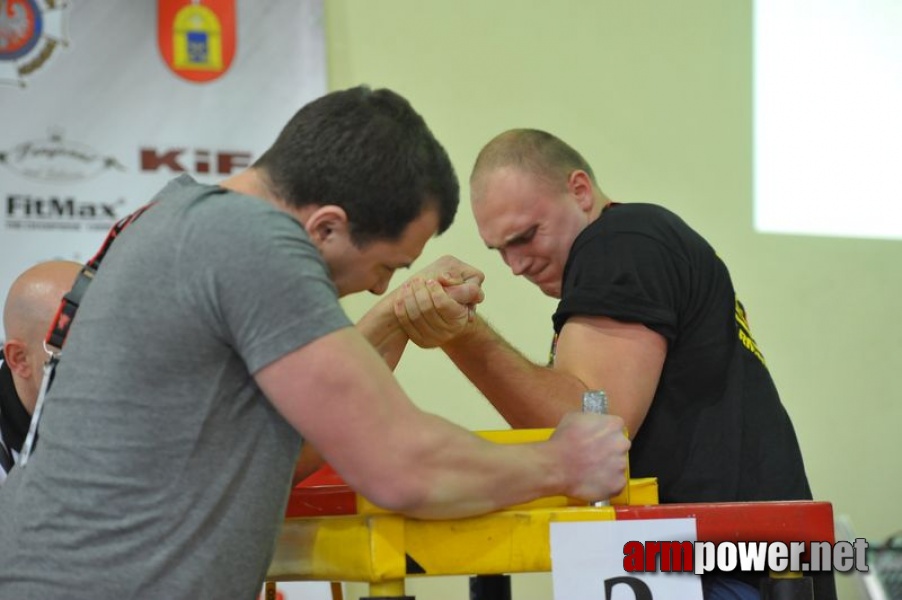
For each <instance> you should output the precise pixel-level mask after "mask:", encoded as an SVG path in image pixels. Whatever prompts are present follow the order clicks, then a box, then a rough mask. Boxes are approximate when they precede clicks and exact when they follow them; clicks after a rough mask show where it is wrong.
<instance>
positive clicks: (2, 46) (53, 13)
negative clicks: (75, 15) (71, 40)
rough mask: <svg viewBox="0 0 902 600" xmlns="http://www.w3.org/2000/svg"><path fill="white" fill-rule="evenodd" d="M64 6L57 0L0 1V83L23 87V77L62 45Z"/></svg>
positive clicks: (65, 10) (64, 19)
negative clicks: (38, 1)
mask: <svg viewBox="0 0 902 600" xmlns="http://www.w3.org/2000/svg"><path fill="white" fill-rule="evenodd" d="M67 12H68V6H67V5H66V4H64V3H62V2H59V1H57V0H44V1H43V2H42V3H41V6H39V5H38V3H37V2H36V1H35V0H0V85H18V86H19V87H25V78H26V77H27V76H29V75H31V74H32V73H34V72H35V71H37V70H38V69H40V68H41V67H42V66H44V63H46V62H47V60H48V59H49V58H50V57H51V56H52V55H53V54H54V52H55V51H56V48H57V46H60V45H62V46H65V45H66V44H68V40H67V39H66V36H65V33H64V32H65V31H66V17H67Z"/></svg>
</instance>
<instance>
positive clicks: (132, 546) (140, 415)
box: [0, 175, 351, 600]
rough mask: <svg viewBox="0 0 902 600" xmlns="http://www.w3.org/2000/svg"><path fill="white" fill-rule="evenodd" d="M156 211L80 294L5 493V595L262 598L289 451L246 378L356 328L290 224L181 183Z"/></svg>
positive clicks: (1, 541) (284, 426) (279, 215)
mask: <svg viewBox="0 0 902 600" xmlns="http://www.w3.org/2000/svg"><path fill="white" fill-rule="evenodd" d="M156 200H157V202H156V204H154V205H153V206H152V207H151V208H150V209H148V210H147V211H146V212H145V213H144V214H143V215H142V216H141V217H140V218H139V219H138V220H137V221H135V222H134V223H133V224H132V225H131V226H129V227H128V228H127V229H126V230H125V231H124V232H123V234H122V235H121V236H120V237H119V238H118V239H117V240H116V241H115V243H114V244H113V246H112V249H111V250H110V251H109V253H108V254H107V256H106V258H105V259H104V261H103V264H102V266H101V268H100V270H99V272H98V275H97V277H96V279H95V280H94V282H93V283H92V284H91V286H90V287H89V288H88V291H87V293H86V296H85V298H84V301H83V303H82V306H81V307H80V309H79V312H78V315H77V317H76V319H75V322H74V324H73V326H72V329H71V332H70V335H69V339H68V340H67V342H66V348H65V351H64V353H63V357H62V361H61V363H60V366H59V368H58V370H57V375H56V380H55V382H54V385H53V388H52V390H51V392H50V394H49V395H48V397H47V401H46V404H45V408H44V416H43V418H42V421H41V429H40V431H41V435H40V439H39V442H38V445H37V448H36V450H35V452H34V454H33V455H32V457H31V459H30V461H29V463H28V465H27V466H26V467H24V468H18V469H14V471H13V473H12V474H11V476H10V478H9V479H8V480H7V482H6V484H5V485H4V486H3V487H2V488H0V598H16V599H17V600H26V599H30V598H34V599H38V598H40V599H41V600H50V599H55V598H60V599H62V598H65V599H66V600H72V599H76V598H91V599H92V600H93V599H96V598H118V599H122V600H124V599H126V598H150V599H157V598H159V599H165V600H175V599H179V598H192V599H197V598H211V599H222V598H229V599H233V598H234V599H251V598H255V597H256V594H257V592H258V590H259V589H260V587H259V586H260V585H261V583H262V580H263V577H264V575H265V573H266V569H267V566H268V564H269V561H270V558H271V555H272V550H273V543H274V539H275V536H276V533H277V530H278V527H279V525H280V523H281V521H282V518H283V514H284V510H285V504H286V501H287V497H288V492H289V487H290V478H291V474H292V471H293V465H294V462H295V460H296V458H297V453H298V449H299V447H300V441H301V439H300V436H299V434H298V433H297V432H296V431H295V430H294V429H293V428H292V427H291V426H290V425H289V424H288V423H287V422H286V421H285V420H284V419H283V418H282V417H281V416H280V415H279V413H278V412H276V410H275V408H274V407H273V406H272V405H271V404H270V403H269V402H268V401H267V399H266V398H265V397H264V395H263V394H262V392H261V391H260V389H259V388H258V387H257V385H256V384H255V382H254V379H253V377H252V374H253V373H255V372H256V371H258V370H259V369H261V368H262V367H264V366H265V365H267V364H269V363H271V362H273V361H275V360H276V359H278V358H280V357H282V356H284V355H285V354H287V353H289V352H291V351H293V350H296V349H297V348H299V347H301V346H303V345H305V344H307V343H309V342H311V341H313V340H315V339H317V338H319V337H321V336H323V335H326V334H328V333H330V332H333V331H335V330H337V329H340V328H344V327H348V326H351V322H350V321H349V319H348V317H347V316H346V315H345V313H344V312H343V310H342V309H341V306H340V305H339V302H338V297H337V292H336V289H335V286H334V284H333V283H332V281H331V279H330V278H329V273H328V270H327V267H326V265H325V263H324V262H323V261H322V258H321V257H320V255H319V253H318V251H317V250H316V248H315V247H314V246H313V244H312V243H311V242H310V240H309V238H308V236H307V234H306V232H305V231H304V230H303V228H302V226H301V225H300V224H299V223H298V222H297V221H296V220H294V219H293V218H291V217H290V216H289V215H288V214H287V213H285V212H282V211H280V210H278V209H276V208H275V207H273V206H272V205H270V204H268V203H266V202H264V201H262V200H260V199H257V198H251V197H248V196H242V195H239V194H235V193H233V192H229V191H226V190H224V189H222V188H219V187H215V186H205V185H199V184H197V183H195V182H194V181H193V180H192V179H191V178H190V177H188V176H185V175H183V176H181V177H179V178H178V179H176V180H174V181H173V182H171V183H170V184H169V185H168V186H167V187H166V188H164V189H163V191H162V192H161V193H160V194H159V195H158V196H157V198H156ZM322 402H323V404H324V407H323V410H327V408H326V403H327V402H328V398H323V399H322Z"/></svg>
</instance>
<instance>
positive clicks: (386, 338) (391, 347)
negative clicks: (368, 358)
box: [356, 294, 408, 370]
mask: <svg viewBox="0 0 902 600" xmlns="http://www.w3.org/2000/svg"><path fill="white" fill-rule="evenodd" d="M392 302H394V294H388V295H387V296H385V297H384V298H382V299H381V300H380V301H379V302H378V303H376V305H375V306H373V308H371V309H370V310H369V311H367V313H366V314H365V315H363V317H361V319H360V320H359V321H358V322H357V325H356V326H357V331H359V332H360V333H361V334H363V337H365V338H366V339H367V341H368V342H369V343H370V344H372V345H373V347H374V348H375V349H376V352H378V353H379V355H380V356H381V357H382V359H383V360H385V362H386V363H387V364H388V368H389V369H391V370H394V369H395V367H397V366H398V362H399V361H400V360H401V355H402V354H403V353H404V349H405V348H406V347H407V342H408V337H407V334H406V333H404V330H403V329H401V327H400V326H399V325H398V319H397V318H396V317H395V313H394V309H393V307H392Z"/></svg>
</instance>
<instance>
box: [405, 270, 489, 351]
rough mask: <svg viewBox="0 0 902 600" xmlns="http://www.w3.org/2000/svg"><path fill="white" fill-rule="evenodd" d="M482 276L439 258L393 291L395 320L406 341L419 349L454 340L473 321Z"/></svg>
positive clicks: (482, 295)
mask: <svg viewBox="0 0 902 600" xmlns="http://www.w3.org/2000/svg"><path fill="white" fill-rule="evenodd" d="M484 279H485V275H484V274H483V273H482V271H480V270H479V269H477V268H475V267H472V266H470V265H468V264H466V263H464V262H462V261H460V260H458V259H457V258H455V257H453V256H443V257H442V258H440V259H438V260H437V261H435V262H434V263H432V264H431V265H429V266H428V267H426V268H425V269H423V270H422V271H420V272H419V273H417V274H416V275H414V276H413V277H411V278H410V279H409V280H407V281H406V282H404V284H402V285H401V287H400V288H399V289H398V290H396V292H395V296H394V302H393V308H394V312H395V316H396V317H397V319H398V322H399V323H400V325H401V328H402V329H403V330H404V333H406V334H407V337H409V338H410V340H411V341H412V342H413V343H415V344H416V345H418V346H420V347H422V348H435V347H438V346H441V345H442V344H444V343H446V342H448V341H450V340H452V339H454V338H455V337H456V336H457V335H459V334H460V333H461V332H462V331H463V330H464V329H465V328H466V327H467V324H468V323H471V322H473V321H474V320H475V316H476V305H477V304H479V303H480V302H482V301H483V299H484V298H485V294H484V293H483V290H482V282H483V280H484Z"/></svg>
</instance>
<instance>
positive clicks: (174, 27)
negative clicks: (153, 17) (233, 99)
mask: <svg viewBox="0 0 902 600" xmlns="http://www.w3.org/2000/svg"><path fill="white" fill-rule="evenodd" d="M157 42H158V45H159V47H160V54H162V56H163V61H164V62H165V63H166V65H167V66H168V67H169V68H170V69H171V70H172V72H173V73H175V74H176V75H178V76H179V77H181V78H183V79H187V80H188V81H193V82H195V83H205V82H207V81H213V80H214V79H217V78H219V77H220V76H222V74H223V73H225V72H226V71H227V70H228V69H229V67H230V66H231V64H232V59H233V58H234V57H235V46H236V35H235V0H202V1H199V0H193V1H192V0H157Z"/></svg>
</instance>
